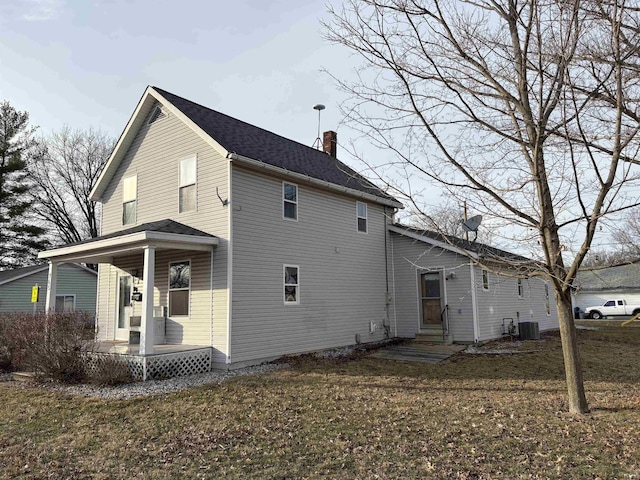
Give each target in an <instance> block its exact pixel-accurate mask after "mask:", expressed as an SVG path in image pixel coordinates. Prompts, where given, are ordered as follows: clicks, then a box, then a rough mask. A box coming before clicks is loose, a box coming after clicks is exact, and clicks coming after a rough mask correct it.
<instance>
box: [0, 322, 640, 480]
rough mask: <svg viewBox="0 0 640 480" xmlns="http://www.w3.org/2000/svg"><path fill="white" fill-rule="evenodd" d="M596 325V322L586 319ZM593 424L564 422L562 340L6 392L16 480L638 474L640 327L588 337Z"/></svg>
mask: <svg viewBox="0 0 640 480" xmlns="http://www.w3.org/2000/svg"><path fill="white" fill-rule="evenodd" d="M589 325H590V326H592V325H594V322H589ZM579 338H580V343H581V347H582V355H583V358H584V364H585V378H586V386H587V394H588V399H589V401H590V406H591V409H592V413H591V414H589V415H586V416H583V417H574V416H572V415H569V414H568V413H566V411H567V405H566V387H565V383H564V376H563V367H562V352H561V348H560V341H559V337H558V336H557V334H552V335H547V336H545V337H544V338H543V340H542V341H539V342H526V343H525V345H524V347H523V348H524V350H527V351H529V352H530V353H525V354H515V355H497V356H494V355H464V354H460V355H458V356H456V357H453V358H452V359H450V360H449V361H446V362H444V363H442V364H438V365H425V364H413V363H402V362H392V361H386V360H382V359H375V358H370V357H369V356H368V355H367V354H366V353H365V354H362V355H361V356H360V357H358V358H356V359H354V360H327V359H318V358H316V357H312V356H306V357H300V358H298V359H294V360H293V361H292V365H291V368H290V369H288V370H278V371H275V372H273V373H269V374H266V375H260V376H254V377H239V378H237V379H234V380H231V381H228V382H225V383H223V384H220V385H209V386H206V387H201V388H198V389H192V390H185V391H183V392H180V393H176V394H171V395H166V396H156V397H149V398H141V399H136V400H130V401H107V400H95V399H85V398H78V397H68V396H64V395H60V394H56V393H51V392H49V391H47V390H43V389H42V388H38V387H22V386H19V385H17V384H15V383H2V384H0V445H1V447H0V476H4V477H5V478H13V477H17V476H24V477H27V478H29V477H30V478H40V477H48V478H63V477H87V476H91V477H92V478H132V477H136V476H141V477H142V476H144V477H145V478H170V477H183V478H197V477H204V478H213V477H220V476H224V477H229V478H302V477H304V478H452V477H453V478H504V477H507V478H519V477H522V478H525V477H526V478H585V477H588V478H596V477H600V478H633V475H637V473H638V472H639V471H640V442H639V441H638V438H640V429H639V425H640V374H639V373H638V369H637V358H638V357H637V354H638V353H637V352H638V349H639V347H640V328H638V326H637V324H635V325H634V326H632V327H625V328H620V327H618V326H606V325H604V326H603V328H602V330H598V331H584V330H581V331H579Z"/></svg>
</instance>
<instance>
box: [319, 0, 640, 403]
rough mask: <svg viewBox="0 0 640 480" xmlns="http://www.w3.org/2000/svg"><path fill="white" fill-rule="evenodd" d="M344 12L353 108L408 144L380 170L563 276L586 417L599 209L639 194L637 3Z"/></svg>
mask: <svg viewBox="0 0 640 480" xmlns="http://www.w3.org/2000/svg"><path fill="white" fill-rule="evenodd" d="M330 14H331V20H330V21H329V22H328V23H326V24H325V28H326V35H327V37H328V38H329V39H330V40H332V41H333V42H336V43H338V44H341V45H344V46H345V47H347V48H349V49H351V50H352V51H353V52H355V53H356V54H358V55H359V56H360V58H361V59H362V61H363V67H362V68H360V69H359V70H358V80H357V81H355V82H345V81H340V80H338V79H337V81H338V82H339V84H340V85H341V86H342V87H343V88H344V89H345V90H346V91H347V92H348V93H349V94H350V98H351V100H350V101H348V102H347V103H346V104H345V105H344V112H345V113H346V115H347V117H348V120H349V121H350V123H351V125H352V126H354V127H356V128H359V129H360V130H361V131H362V132H363V133H364V134H366V135H367V136H368V139H369V140H370V141H371V142H373V143H374V144H376V145H378V146H379V147H381V148H385V149H386V150H387V152H392V153H393V154H394V159H393V160H392V161H391V162H389V163H388V164H386V165H375V169H376V170H375V171H376V172H378V174H379V176H380V178H381V179H385V178H390V177H393V178H394V180H393V182H389V185H388V187H389V188H390V189H392V191H393V192H394V193H395V194H396V195H399V196H400V197H402V198H404V199H406V200H407V201H408V202H409V203H410V204H411V205H412V207H413V208H415V209H416V210H420V209H421V207H422V203H421V200H420V198H419V197H418V196H417V195H416V192H417V190H416V189H415V187H414V186H412V183H411V180H412V179H416V178H420V179H422V180H423V181H424V180H430V181H433V182H437V183H438V184H439V185H441V186H442V187H443V188H445V190H446V191H447V192H448V194H449V195H451V196H453V197H456V196H457V197H463V198H465V199H469V201H470V202H472V203H473V206H474V210H475V211H479V212H480V213H482V214H483V215H484V216H487V217H492V218H493V220H494V221H495V222H501V225H503V226H505V227H508V231H510V232H511V233H510V235H511V237H512V238H513V240H517V241H519V242H520V245H521V246H525V247H526V248H527V249H529V251H530V253H531V255H533V256H534V258H533V260H535V261H532V262H529V263H528V264H527V265H524V264H522V263H520V264H519V265H518V268H520V269H522V268H526V269H527V272H528V274H529V275H541V276H544V277H545V278H546V279H548V281H550V282H551V283H552V285H553V288H554V292H555V299H556V304H557V309H558V316H559V324H560V333H561V337H562V347H563V354H564V364H565V373H566V379H567V387H568V394H569V410H570V412H573V413H585V412H587V411H588V404H587V400H586V396H585V391H584V385H583V377H582V368H581V364H580V357H579V351H578V344H577V338H576V330H575V325H574V321H573V312H572V309H571V284H572V282H573V279H574V278H575V275H576V273H577V271H578V268H579V267H580V265H581V263H582V261H583V260H584V258H585V255H586V254H587V252H588V251H589V247H590V245H591V243H592V240H593V238H594V235H595V233H596V227H597V225H598V222H599V221H600V220H601V218H603V217H605V216H607V215H614V214H619V213H620V212H623V211H625V210H627V209H629V208H632V207H634V206H637V205H638V198H637V194H634V192H633V190H631V189H629V188H627V187H628V186H629V185H632V184H636V185H637V183H634V182H637V180H638V174H637V167H636V165H637V164H638V161H637V160H636V156H637V153H638V148H639V147H640V142H639V138H638V129H639V125H640V123H639V120H640V109H639V107H640V75H639V74H638V73H639V71H640V61H639V56H638V51H639V50H638V49H639V46H640V8H639V6H638V3H637V2H631V1H630V2H624V1H621V0H620V1H618V0H610V1H608V0H603V1H599V0H589V1H581V0H561V1H556V0H546V1H537V0H474V1H456V0H347V2H346V4H345V5H344V6H341V7H340V8H339V9H333V8H330ZM399 177H403V179H402V180H400V181H399V180H398V178H399ZM414 185H415V183H414ZM521 250H522V248H521ZM568 253H569V254H570V255H567V254H568ZM569 258H570V260H569Z"/></svg>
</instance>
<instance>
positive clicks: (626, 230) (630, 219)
mask: <svg viewBox="0 0 640 480" xmlns="http://www.w3.org/2000/svg"><path fill="white" fill-rule="evenodd" d="M613 238H614V240H615V241H616V242H617V243H618V245H619V251H622V252H624V253H625V254H626V256H627V257H629V258H635V259H639V258H640V211H639V210H634V211H631V212H629V215H628V216H627V217H626V219H625V220H624V221H623V222H622V223H621V225H620V226H618V227H615V228H614V230H613Z"/></svg>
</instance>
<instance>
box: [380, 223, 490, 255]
mask: <svg viewBox="0 0 640 480" xmlns="http://www.w3.org/2000/svg"><path fill="white" fill-rule="evenodd" d="M388 228H389V231H390V232H394V233H397V234H399V235H404V236H405V237H409V238H413V239H414V240H419V241H421V242H424V243H428V244H429V245H433V246H435V247H439V248H442V249H443V250H448V251H449V252H453V253H458V254H460V255H465V256H467V257H470V258H473V259H474V260H477V259H478V258H479V256H478V254H477V253H475V252H471V251H469V250H464V249H462V248H458V247H455V246H453V245H450V244H448V243H446V242H441V241H438V240H434V239H433V238H429V237H426V236H424V235H420V234H419V233H416V232H412V231H410V230H405V229H403V228H399V227H396V226H394V225H389V227H388Z"/></svg>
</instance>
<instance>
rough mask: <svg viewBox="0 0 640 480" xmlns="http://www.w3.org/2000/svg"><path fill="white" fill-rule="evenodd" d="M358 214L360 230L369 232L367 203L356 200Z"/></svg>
mask: <svg viewBox="0 0 640 480" xmlns="http://www.w3.org/2000/svg"><path fill="white" fill-rule="evenodd" d="M356 216H357V217H358V231H359V232H363V233H367V204H366V203H362V202H356Z"/></svg>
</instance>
